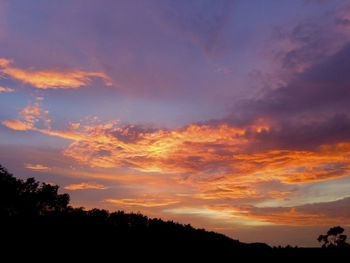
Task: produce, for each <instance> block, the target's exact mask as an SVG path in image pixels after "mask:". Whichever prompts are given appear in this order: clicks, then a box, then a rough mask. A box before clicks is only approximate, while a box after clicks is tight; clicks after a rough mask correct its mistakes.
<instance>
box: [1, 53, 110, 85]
mask: <svg viewBox="0 0 350 263" xmlns="http://www.w3.org/2000/svg"><path fill="white" fill-rule="evenodd" d="M11 64H13V61H12V60H8V59H5V58H1V59H0V73H2V75H3V76H4V77H7V78H12V79H15V80H18V81H20V82H22V83H24V84H29V85H31V86H33V87H35V88H38V89H70V88H79V87H84V86H88V85H90V84H91V82H92V80H93V78H100V79H102V80H103V81H104V82H105V84H106V85H107V86H111V85H112V82H111V80H110V78H109V77H108V76H107V75H106V74H104V73H101V72H86V71H80V70H76V69H73V70H71V71H57V70H35V69H33V68H29V69H22V68H17V67H13V66H11Z"/></svg>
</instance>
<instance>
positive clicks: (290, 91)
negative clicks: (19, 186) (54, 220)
mask: <svg viewBox="0 0 350 263" xmlns="http://www.w3.org/2000/svg"><path fill="white" fill-rule="evenodd" d="M0 164H1V165H3V166H5V167H6V168H7V169H8V170H9V171H10V172H11V173H13V174H14V175H15V176H18V177H20V178H28V177H35V178H36V179H37V180H39V181H41V182H46V183H53V184H58V185H60V187H61V188H60V191H61V192H67V193H69V194H70V196H71V203H72V205H74V206H83V207H85V208H93V207H98V208H105V209H109V210H111V211H113V210H125V211H128V212H131V211H134V212H137V211H140V212H141V213H143V214H145V215H147V216H149V217H160V218H162V219H166V220H168V219H169V220H174V221H177V222H180V223H186V224H187V223H190V224H191V225H193V226H195V227H200V228H205V229H207V230H214V231H217V232H220V233H224V234H226V235H228V236H230V237H232V238H234V239H239V240H240V241H243V242H266V243H268V244H269V245H279V244H281V245H286V244H291V245H298V246H319V244H318V242H317V240H316V238H317V237H318V235H319V234H323V233H325V232H326V231H327V230H328V229H329V227H331V226H335V225H341V226H343V227H344V228H345V230H346V231H345V234H348V235H350V3H349V1H346V0H331V1H327V0H293V1H291V0H278V1H277V0H228V1H225V0H220V1H215V0H212V1H211V0H197V1H195V0H173V1H170V0H159V1H158V0H147V1H143V0H138V1H137V0H135V1H134V0H132V1H131V0H125V1H120V0H50V1H47V0H28V1H23V0H0Z"/></svg>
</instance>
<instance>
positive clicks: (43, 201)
mask: <svg viewBox="0 0 350 263" xmlns="http://www.w3.org/2000/svg"><path fill="white" fill-rule="evenodd" d="M58 189H59V186H57V185H50V184H45V183H42V184H41V185H40V183H39V182H37V181H35V179H34V178H28V179H26V180H22V179H17V178H15V177H14V176H13V175H12V174H10V173H9V172H8V171H7V170H6V169H5V168H4V167H3V166H1V165H0V215H7V216H11V215H27V216H29V215H32V216H34V215H43V214H45V213H49V212H58V211H63V210H65V209H66V208H67V206H68V203H69V195H68V194H58Z"/></svg>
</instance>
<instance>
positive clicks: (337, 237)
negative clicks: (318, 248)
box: [317, 226, 350, 248]
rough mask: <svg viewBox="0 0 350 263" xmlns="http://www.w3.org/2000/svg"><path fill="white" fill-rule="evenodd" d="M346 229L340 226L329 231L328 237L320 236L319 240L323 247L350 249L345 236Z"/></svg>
mask: <svg viewBox="0 0 350 263" xmlns="http://www.w3.org/2000/svg"><path fill="white" fill-rule="evenodd" d="M343 232H344V228H342V227H340V226H335V227H332V228H330V229H329V230H328V232H327V234H326V235H320V236H319V237H318V238H317V240H318V242H322V243H323V244H322V247H324V248H333V247H349V246H350V245H349V244H348V243H347V242H346V235H343Z"/></svg>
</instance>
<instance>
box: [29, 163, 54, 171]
mask: <svg viewBox="0 0 350 263" xmlns="http://www.w3.org/2000/svg"><path fill="white" fill-rule="evenodd" d="M26 168H28V169H31V170H49V169H50V168H49V167H47V166H44V165H41V164H35V165H34V164H26Z"/></svg>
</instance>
